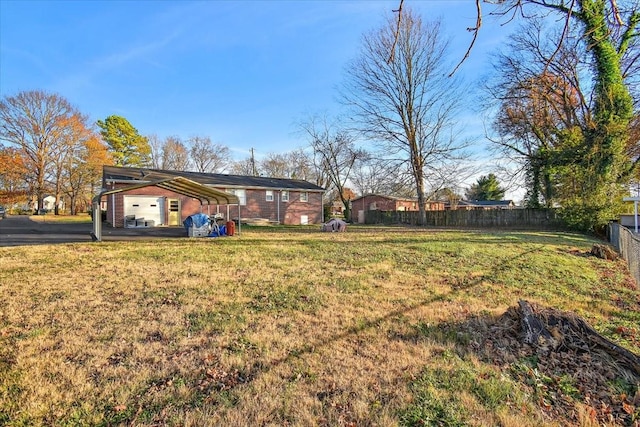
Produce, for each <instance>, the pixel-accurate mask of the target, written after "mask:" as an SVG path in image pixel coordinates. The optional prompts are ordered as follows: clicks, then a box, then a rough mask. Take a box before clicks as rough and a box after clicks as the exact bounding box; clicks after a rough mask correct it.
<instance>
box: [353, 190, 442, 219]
mask: <svg viewBox="0 0 640 427" xmlns="http://www.w3.org/2000/svg"><path fill="white" fill-rule="evenodd" d="M444 208H445V206H444V203H443V202H438V201H429V202H426V203H425V209H426V210H428V211H441V210H444ZM351 210H352V213H353V219H354V220H356V219H357V222H358V223H364V222H365V212H366V211H369V210H372V211H374V210H380V211H387V212H388V211H418V210H419V208H418V199H414V198H402V197H394V196H384V195H381V194H365V195H364V196H360V197H357V198H355V199H353V200H352V201H351Z"/></svg>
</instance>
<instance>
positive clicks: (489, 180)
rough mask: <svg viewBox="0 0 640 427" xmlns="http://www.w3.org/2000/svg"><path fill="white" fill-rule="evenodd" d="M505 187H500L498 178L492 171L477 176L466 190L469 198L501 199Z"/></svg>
mask: <svg viewBox="0 0 640 427" xmlns="http://www.w3.org/2000/svg"><path fill="white" fill-rule="evenodd" d="M504 193H505V189H504V188H502V187H500V183H499V182H498V178H496V176H495V175H494V174H492V173H490V174H489V175H484V176H481V177H480V178H478V181H477V182H476V183H475V184H473V185H472V186H471V187H470V188H469V189H468V190H467V192H466V196H467V199H469V200H502V199H503V198H504Z"/></svg>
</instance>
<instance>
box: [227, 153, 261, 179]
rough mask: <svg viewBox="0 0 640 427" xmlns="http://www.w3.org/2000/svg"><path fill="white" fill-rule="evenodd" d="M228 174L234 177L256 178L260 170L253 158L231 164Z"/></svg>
mask: <svg viewBox="0 0 640 427" xmlns="http://www.w3.org/2000/svg"><path fill="white" fill-rule="evenodd" d="M229 169H230V172H231V173H232V174H235V175H246V176H258V175H260V170H259V169H258V166H257V165H256V161H255V159H254V158H253V156H250V157H247V158H246V159H243V160H238V161H235V162H232V163H231V166H230V168H229Z"/></svg>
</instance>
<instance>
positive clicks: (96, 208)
mask: <svg viewBox="0 0 640 427" xmlns="http://www.w3.org/2000/svg"><path fill="white" fill-rule="evenodd" d="M151 186H156V187H159V188H162V189H165V190H169V191H173V192H174V193H178V194H182V195H184V196H187V197H191V198H194V199H197V200H199V201H200V206H201V207H202V206H203V205H205V204H207V205H212V204H216V205H237V206H238V218H240V217H241V216H240V214H239V213H240V200H239V199H238V197H237V196H236V195H234V194H230V193H226V192H224V191H220V190H217V189H215V188H211V187H207V186H206V185H202V184H199V183H197V182H195V181H192V180H190V179H187V178H184V177H181V176H177V177H174V178H166V179H160V180H157V181H147V182H144V183H140V184H135V185H130V186H128V187H122V188H117V189H114V190H106V191H102V192H101V193H100V194H98V195H97V196H95V197H94V198H93V200H92V206H93V231H92V232H91V238H92V239H93V240H94V241H97V242H100V241H102V212H101V210H100V200H101V199H102V197H103V196H108V195H110V194H116V193H122V192H126V191H130V190H135V189H138V188H144V187H151ZM205 202H206V203H205ZM201 209H202V208H201ZM240 227H241V225H240V221H238V233H240Z"/></svg>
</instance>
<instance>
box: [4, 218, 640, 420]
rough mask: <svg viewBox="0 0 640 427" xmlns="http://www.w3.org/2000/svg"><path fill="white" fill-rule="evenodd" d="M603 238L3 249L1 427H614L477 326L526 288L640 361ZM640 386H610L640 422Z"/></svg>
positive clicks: (630, 306) (231, 241)
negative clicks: (560, 409) (481, 341)
mask: <svg viewBox="0 0 640 427" xmlns="http://www.w3.org/2000/svg"><path fill="white" fill-rule="evenodd" d="M593 243H594V240H593V239H591V238H590V237H586V236H583V235H579V234H570V233H541V232H540V233H536V232H496V233H480V232H462V231H460V232H459V231H440V230H437V231H434V230H418V229H405V228H393V227H389V228H380V227H377V228H373V227H351V228H350V229H349V231H348V232H347V233H319V232H317V227H313V228H286V227H267V228H259V227H243V230H242V235H241V236H240V237H231V238H218V239H208V238H202V239H186V238H185V239H172V240H153V241H136V242H101V243H87V244H63V245H56V246H48V245H43V246H28V247H11V248H0V300H1V301H2V304H0V425H2V424H6V425H10V426H22V425H53V426H58V425H59V426H63V425H64V426H71V425H73V426H77V425H105V426H106V425H118V424H125V425H148V426H151V425H176V426H183V425H185V426H200V425H225V426H227V425H228V426H245V425H246V426H261V425H264V426H266V425H273V426H283V425H301V426H314V425H322V426H374V425H378V426H389V425H433V426H459V425H472V426H496V425H503V426H541V425H550V426H555V425H584V426H587V425H597V424H596V423H595V421H594V416H592V415H593V414H591V412H590V411H592V409H591V406H592V403H593V402H590V401H589V400H588V399H586V398H585V393H586V391H585V390H579V389H578V387H575V386H574V383H573V382H572V381H573V380H572V378H571V377H570V376H567V375H564V376H562V375H560V374H559V375H558V377H557V378H556V377H555V376H543V375H541V374H540V371H539V370H537V368H536V365H535V362H534V361H532V360H531V358H530V357H529V358H526V359H525V358H516V360H513V361H510V362H509V363H505V364H497V363H493V362H491V361H490V360H487V359H486V358H484V357H483V355H482V353H481V352H480V351H478V350H477V344H478V342H477V341H476V336H475V335H474V334H473V331H472V330H471V329H469V325H471V324H478V323H484V324H487V325H491V324H495V323H496V322H497V319H498V318H499V317H500V316H501V315H502V314H504V313H505V311H506V310H507V309H508V308H509V307H513V306H516V305H517V301H518V300H519V299H527V300H529V301H531V302H534V303H537V304H540V305H544V306H549V307H555V308H558V309H560V310H567V311H572V312H575V313H576V314H577V315H579V316H581V317H582V318H584V319H585V320H586V321H588V322H589V323H590V324H591V325H592V326H593V327H594V328H595V329H596V330H597V331H598V332H600V333H602V334H603V335H604V336H606V337H607V338H609V339H611V340H613V341H615V342H617V343H619V344H620V345H622V346H624V347H625V348H627V349H628V350H631V351H633V352H635V353H636V354H638V353H640V341H639V340H638V337H639V336H640V326H639V325H640V292H639V291H638V290H637V289H634V288H633V285H632V281H631V280H632V279H631V278H630V276H629V274H628V272H627V271H626V270H625V268H626V267H625V264H624V262H621V261H615V262H612V261H604V260H601V259H598V258H595V257H592V256H588V252H589V250H590V249H591V246H592V244H593ZM474 344H475V346H474ZM634 381H635V380H634V379H629V378H608V379H607V383H608V384H610V385H611V387H612V390H623V391H619V393H622V392H624V393H626V394H627V395H629V396H631V397H630V398H629V399H628V400H627V402H631V403H628V406H629V407H630V408H631V409H630V411H631V412H630V414H629V416H628V417H627V418H625V423H627V425H634V424H633V422H634V419H635V420H636V421H635V422H636V423H637V422H638V421H637V420H638V419H639V418H640V412H639V411H638V409H637V407H635V406H634V405H633V404H632V403H633V402H632V399H633V396H634V393H636V394H638V383H637V382H634ZM616 386H618V388H617V389H616V388H615V387H616ZM557 390H560V391H557ZM638 396H640V394H638ZM560 400H562V402H564V403H563V404H566V405H568V407H571V408H574V412H570V413H569V412H568V413H564V414H561V415H558V413H557V411H556V412H554V411H553V410H552V409H553V407H554V405H556V403H558V402H560ZM597 409H598V410H600V409H601V408H597ZM590 414H591V416H590ZM634 417H635V418H634ZM623 425H624V424H623Z"/></svg>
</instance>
